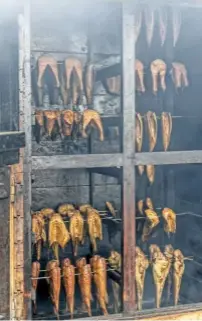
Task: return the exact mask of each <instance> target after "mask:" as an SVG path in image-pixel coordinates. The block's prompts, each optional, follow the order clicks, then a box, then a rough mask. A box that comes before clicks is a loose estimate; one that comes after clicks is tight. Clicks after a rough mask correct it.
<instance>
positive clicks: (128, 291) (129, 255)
mask: <svg viewBox="0 0 202 321" xmlns="http://www.w3.org/2000/svg"><path fill="white" fill-rule="evenodd" d="M122 8H123V15H122V106H123V192H122V193H123V312H124V314H131V313H134V311H135V301H136V298H135V280H134V259H135V238H136V236H135V174H134V172H135V171H134V163H133V157H134V153H135V144H134V141H135V137H134V124H135V77H134V61H135V50H134V44H135V33H134V12H133V11H132V10H131V3H130V2H125V3H123V5H122Z"/></svg>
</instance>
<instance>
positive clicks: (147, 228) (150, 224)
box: [142, 209, 160, 242]
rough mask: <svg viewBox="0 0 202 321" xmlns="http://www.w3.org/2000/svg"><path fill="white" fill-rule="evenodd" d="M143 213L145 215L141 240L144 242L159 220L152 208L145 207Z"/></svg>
mask: <svg viewBox="0 0 202 321" xmlns="http://www.w3.org/2000/svg"><path fill="white" fill-rule="evenodd" d="M145 215H146V221H145V223H144V227H143V232H142V242H145V241H147V240H148V238H149V236H150V234H151V233H152V231H153V229H154V228H155V227H156V226H157V225H158V224H159V222H160V220H159V217H158V215H157V213H156V212H155V211H154V210H151V209H146V210H145Z"/></svg>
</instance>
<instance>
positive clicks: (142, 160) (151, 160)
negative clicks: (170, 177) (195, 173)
mask: <svg viewBox="0 0 202 321" xmlns="http://www.w3.org/2000/svg"><path fill="white" fill-rule="evenodd" d="M201 163H202V151H201V150H191V151H179V152H153V153H136V154H135V158H134V165H147V164H153V165H169V164H201Z"/></svg>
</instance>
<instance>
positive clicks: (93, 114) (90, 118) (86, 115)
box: [82, 109, 104, 141]
mask: <svg viewBox="0 0 202 321" xmlns="http://www.w3.org/2000/svg"><path fill="white" fill-rule="evenodd" d="M89 125H94V126H95V127H96V128H97V129H98V131H99V136H100V141H103V140H104V131H103V126H102V121H101V117H100V115H99V113H98V112H97V111H96V110H92V109H86V110H84V112H83V128H82V136H83V137H84V138H87V134H86V129H87V127H88V126H89Z"/></svg>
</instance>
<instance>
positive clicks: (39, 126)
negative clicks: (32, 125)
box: [35, 110, 44, 142]
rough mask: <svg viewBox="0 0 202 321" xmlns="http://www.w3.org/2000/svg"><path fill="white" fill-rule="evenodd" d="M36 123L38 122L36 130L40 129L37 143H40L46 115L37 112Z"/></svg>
mask: <svg viewBox="0 0 202 321" xmlns="http://www.w3.org/2000/svg"><path fill="white" fill-rule="evenodd" d="M35 121H36V128H37V129H38V131H37V132H38V135H37V136H38V138H37V142H40V139H41V137H42V135H43V132H44V113H43V111H42V110H36V112H35Z"/></svg>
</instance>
